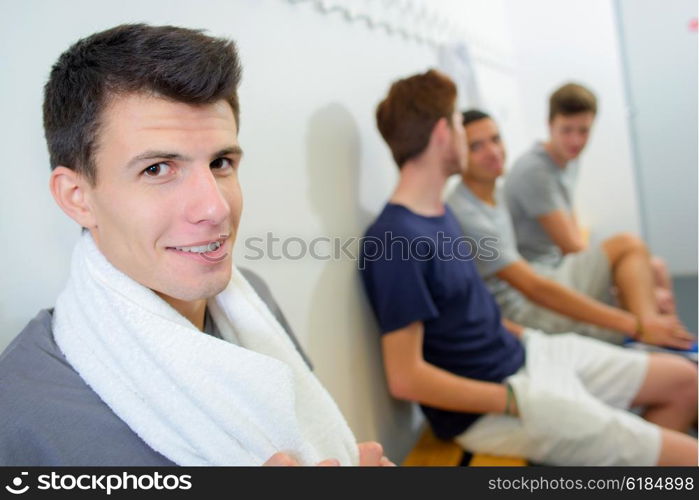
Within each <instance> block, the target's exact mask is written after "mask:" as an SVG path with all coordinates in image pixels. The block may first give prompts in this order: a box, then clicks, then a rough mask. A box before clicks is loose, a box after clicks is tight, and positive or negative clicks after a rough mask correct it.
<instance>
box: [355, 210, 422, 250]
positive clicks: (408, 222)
mask: <svg viewBox="0 0 699 500" xmlns="http://www.w3.org/2000/svg"><path fill="white" fill-rule="evenodd" d="M421 226H422V224H421V220H420V217H419V216H417V215H416V214H414V213H412V212H411V211H410V210H409V209H407V208H406V207H404V206H402V205H395V204H391V203H389V204H387V205H386V206H385V207H384V208H383V210H381V213H380V214H379V215H378V216H377V217H376V219H375V220H374V222H373V223H372V224H371V225H370V226H369V227H368V228H367V230H366V232H365V233H364V240H365V244H366V243H368V242H369V241H370V240H372V239H379V240H382V241H383V240H392V239H394V238H397V237H405V238H408V239H409V240H410V239H412V238H417V237H420V236H424V231H423V229H422V227H421Z"/></svg>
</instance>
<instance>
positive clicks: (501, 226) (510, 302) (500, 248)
mask: <svg viewBox="0 0 699 500" xmlns="http://www.w3.org/2000/svg"><path fill="white" fill-rule="evenodd" d="M494 198H495V202H496V204H495V206H492V205H489V204H487V203H485V202H484V201H482V200H480V199H479V198H478V197H477V196H476V195H475V194H473V192H472V191H471V190H470V189H469V188H468V186H466V185H465V184H464V183H463V182H460V183H459V184H458V185H457V186H456V188H455V189H454V190H453V191H452V192H451V194H450V195H449V196H448V197H447V204H448V205H449V207H450V208H451V209H452V211H453V212H454V215H455V216H456V218H457V220H458V221H459V224H460V225H461V230H462V231H463V232H464V235H465V236H468V237H469V238H471V239H473V240H474V241H475V242H477V244H478V251H477V252H476V259H475V263H476V268H477V269H478V273H479V274H480V275H481V277H482V278H483V280H484V281H485V283H486V285H487V286H488V289H489V290H490V292H491V293H492V294H493V295H494V296H495V300H496V301H497V303H498V304H499V305H500V307H501V308H502V309H503V310H504V311H509V310H512V309H514V308H517V307H518V306H519V305H520V304H521V303H522V301H523V300H525V299H524V296H523V295H522V294H521V293H520V292H519V291H518V290H516V289H514V288H512V287H511V286H510V284H509V283H507V282H506V281H504V280H501V279H500V278H498V277H497V276H496V274H497V273H498V272H500V271H501V270H502V269H504V268H506V267H507V266H509V265H510V264H513V263H514V262H517V261H518V260H521V259H522V257H521V256H520V255H519V253H518V252H517V242H516V239H515V232H514V229H513V227H512V221H511V220H510V214H509V212H508V211H507V207H506V206H505V203H503V201H502V192H501V190H497V191H496V192H495V195H494Z"/></svg>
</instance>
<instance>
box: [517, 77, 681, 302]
mask: <svg viewBox="0 0 699 500" xmlns="http://www.w3.org/2000/svg"><path fill="white" fill-rule="evenodd" d="M596 112H597V98H596V97H595V95H594V94H593V93H592V92H591V91H590V90H589V89H587V88H585V87H583V86H581V85H578V84H574V83H569V84H566V85H564V86H562V87H561V88H559V89H558V90H556V91H555V92H554V93H553V94H552V95H551V98H550V102H549V140H548V141H547V142H545V143H537V144H535V145H534V146H533V147H532V148H531V149H530V150H529V151H527V152H525V153H524V154H523V155H522V156H520V157H519V158H518V159H517V160H516V161H515V162H514V164H513V166H512V170H511V172H510V173H509V174H508V175H507V178H506V179H505V197H506V201H507V205H508V209H509V210H510V213H511V215H512V221H513V223H514V227H515V235H516V237H517V246H518V248H519V251H520V253H521V255H522V256H523V257H524V258H525V259H527V260H528V261H530V262H532V263H534V264H536V265H538V266H547V267H557V266H561V265H568V264H567V263H566V261H567V260H569V259H575V258H577V256H578V255H579V254H585V253H586V252H590V253H591V254H593V255H589V256H584V255H583V256H581V257H580V258H581V259H583V260H585V261H595V262H597V263H598V264H599V265H598V266H597V267H596V268H595V269H594V271H595V272H600V273H602V274H605V273H608V272H609V270H606V271H605V269H604V266H603V264H604V261H607V262H609V264H608V265H607V268H609V266H610V265H611V266H612V267H617V268H619V267H621V265H622V264H621V262H622V261H624V260H625V261H630V260H632V259H638V260H648V261H649V262H650V265H651V268H652V270H653V274H652V275H651V278H652V282H653V283H655V288H654V294H655V300H656V303H657V304H658V308H659V310H660V312H664V313H674V312H675V303H674V296H673V293H672V283H671V281H670V275H669V272H668V270H667V266H666V264H665V263H664V261H663V260H662V259H660V258H658V257H651V256H650V255H649V253H648V249H647V248H646V246H645V244H644V243H643V241H642V240H640V239H639V238H638V237H637V236H634V235H632V234H628V233H624V234H618V235H615V236H613V237H611V238H609V239H607V240H605V241H604V242H603V243H602V244H601V245H599V246H598V247H596V248H595V247H593V248H586V247H587V245H586V243H585V241H584V238H583V234H582V231H581V229H580V226H579V224H578V220H577V218H576V216H575V212H574V210H573V194H574V191H575V190H574V188H575V183H576V179H577V175H578V168H579V156H580V154H581V153H582V151H583V150H584V149H585V145H586V144H587V140H588V138H589V135H590V130H591V129H592V124H593V122H594V119H595V114H596ZM602 253H604V254H605V255H602ZM587 272H593V270H592V269H588V271H587ZM622 299H624V298H623V297H622ZM624 300H625V299H624Z"/></svg>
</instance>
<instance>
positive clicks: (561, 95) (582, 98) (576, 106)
mask: <svg viewBox="0 0 699 500" xmlns="http://www.w3.org/2000/svg"><path fill="white" fill-rule="evenodd" d="M586 112H590V113H592V114H593V115H594V114H597V97H595V94H593V93H592V91H591V90H590V89H588V88H586V87H583V86H582V85H579V84H577V83H566V84H565V85H563V86H562V87H560V88H559V89H557V90H556V91H555V92H554V93H553V94H551V97H550V98H549V122H550V121H552V120H553V117H554V116H556V115H563V116H570V115H577V114H578V113H586Z"/></svg>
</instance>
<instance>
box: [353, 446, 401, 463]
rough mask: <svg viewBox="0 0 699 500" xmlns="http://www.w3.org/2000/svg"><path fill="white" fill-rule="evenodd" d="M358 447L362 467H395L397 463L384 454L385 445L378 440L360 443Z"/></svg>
mask: <svg viewBox="0 0 699 500" xmlns="http://www.w3.org/2000/svg"><path fill="white" fill-rule="evenodd" d="M358 447H359V466H360V467H393V466H395V465H396V464H394V463H393V462H391V461H390V460H389V459H388V458H386V457H385V456H384V454H383V446H381V445H380V444H379V443H377V442H376V441H367V442H365V443H359V445H358Z"/></svg>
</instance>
